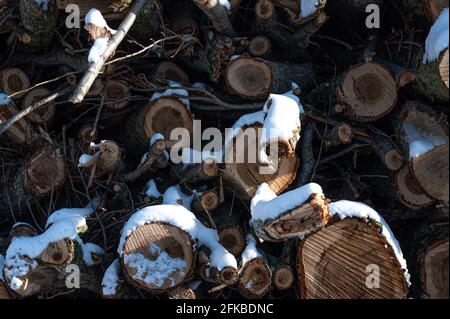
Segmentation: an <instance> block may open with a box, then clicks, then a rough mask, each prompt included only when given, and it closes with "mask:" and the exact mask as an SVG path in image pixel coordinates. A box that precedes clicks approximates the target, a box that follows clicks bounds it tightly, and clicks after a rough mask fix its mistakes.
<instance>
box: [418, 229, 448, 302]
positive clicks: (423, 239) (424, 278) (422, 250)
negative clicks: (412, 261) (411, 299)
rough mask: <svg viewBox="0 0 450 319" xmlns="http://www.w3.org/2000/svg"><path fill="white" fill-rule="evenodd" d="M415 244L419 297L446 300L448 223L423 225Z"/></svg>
mask: <svg viewBox="0 0 450 319" xmlns="http://www.w3.org/2000/svg"><path fill="white" fill-rule="evenodd" d="M416 243H417V252H416V253H417V262H418V276H419V280H420V293H421V296H420V297H421V298H424V299H448V296H449V293H448V251H449V246H448V222H447V221H445V220H444V221H441V222H436V223H431V224H426V225H423V226H422V227H421V229H419V231H418V233H417V235H416Z"/></svg>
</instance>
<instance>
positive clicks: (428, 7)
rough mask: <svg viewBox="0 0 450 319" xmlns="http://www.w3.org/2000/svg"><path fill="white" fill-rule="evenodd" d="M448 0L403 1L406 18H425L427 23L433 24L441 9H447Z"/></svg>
mask: <svg viewBox="0 0 450 319" xmlns="http://www.w3.org/2000/svg"><path fill="white" fill-rule="evenodd" d="M448 6H449V1H448V0H419V1H416V0H403V7H404V10H405V11H404V13H405V15H406V16H408V17H410V18H412V19H417V18H418V17H420V19H422V18H423V17H424V16H425V17H427V19H428V21H429V22H431V23H432V22H434V21H436V19H437V18H438V17H439V14H440V13H441V11H442V9H444V8H448Z"/></svg>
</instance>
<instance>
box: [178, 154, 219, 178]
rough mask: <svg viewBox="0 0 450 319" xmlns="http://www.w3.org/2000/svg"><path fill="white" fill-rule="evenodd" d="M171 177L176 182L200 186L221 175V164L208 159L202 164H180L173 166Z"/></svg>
mask: <svg viewBox="0 0 450 319" xmlns="http://www.w3.org/2000/svg"><path fill="white" fill-rule="evenodd" d="M170 175H171V177H172V178H173V179H175V180H181V181H183V182H184V183H188V184H198V183H201V182H206V181H209V180H211V179H213V178H215V177H218V176H219V175H220V169H219V164H218V163H217V162H216V161H215V160H214V159H212V158H206V159H204V160H203V161H202V162H201V163H179V164H175V165H174V166H172V168H171V170H170Z"/></svg>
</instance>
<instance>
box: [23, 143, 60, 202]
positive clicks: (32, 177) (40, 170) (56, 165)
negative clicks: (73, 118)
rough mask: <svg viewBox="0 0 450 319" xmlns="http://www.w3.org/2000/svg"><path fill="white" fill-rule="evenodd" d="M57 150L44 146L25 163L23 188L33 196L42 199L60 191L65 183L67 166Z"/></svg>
mask: <svg viewBox="0 0 450 319" xmlns="http://www.w3.org/2000/svg"><path fill="white" fill-rule="evenodd" d="M66 165H67V164H66V161H65V160H64V157H63V155H62V154H61V151H60V150H59V149H55V148H54V147H51V146H44V147H42V148H40V149H38V150H37V151H36V152H35V153H34V154H33V155H32V156H31V158H30V160H29V161H27V164H26V167H25V168H26V171H25V187H26V189H27V190H29V191H30V192H31V193H32V194H33V195H34V196H37V197H44V196H47V195H50V194H51V193H52V192H54V191H56V190H58V189H60V188H61V187H62V186H63V185H64V184H65V182H66V178H67V166H66Z"/></svg>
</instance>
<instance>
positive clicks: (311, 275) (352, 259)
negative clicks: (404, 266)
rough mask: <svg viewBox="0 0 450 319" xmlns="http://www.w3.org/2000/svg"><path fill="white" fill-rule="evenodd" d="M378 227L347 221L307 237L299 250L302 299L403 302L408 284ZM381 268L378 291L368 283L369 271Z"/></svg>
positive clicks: (362, 222)
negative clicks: (369, 268)
mask: <svg viewBox="0 0 450 319" xmlns="http://www.w3.org/2000/svg"><path fill="white" fill-rule="evenodd" d="M386 246H387V244H386V239H385V238H384V237H383V236H381V235H380V234H379V231H378V229H377V227H376V226H375V225H371V224H368V223H366V222H364V221H360V220H358V219H353V218H351V219H345V220H343V221H339V222H337V223H333V224H331V225H329V226H327V227H326V228H325V229H324V230H322V231H319V232H317V233H315V234H313V235H311V236H310V237H308V238H307V239H306V240H305V241H304V242H302V243H301V244H300V246H299V249H298V251H299V253H298V274H299V279H300V298H302V299H347V298H348V299H361V298H363V299H372V298H375V299H379V298H380V299H397V298H400V299H404V298H405V297H406V294H407V284H406V281H405V277H404V275H403V274H402V272H401V269H400V265H399V263H398V261H397V259H396V258H395V256H394V253H393V251H392V249H390V248H388V249H386ZM370 265H376V266H377V267H379V271H380V272H379V274H381V275H380V276H379V288H378V289H374V288H373V287H372V288H369V287H368V286H367V285H366V283H367V280H368V278H369V277H368V276H369V275H370V272H367V267H368V266H370Z"/></svg>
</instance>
